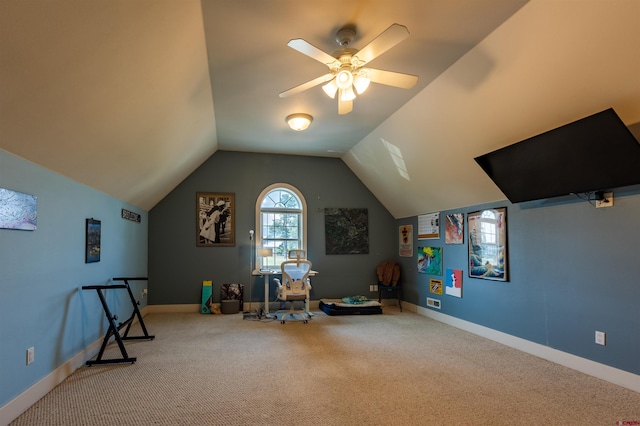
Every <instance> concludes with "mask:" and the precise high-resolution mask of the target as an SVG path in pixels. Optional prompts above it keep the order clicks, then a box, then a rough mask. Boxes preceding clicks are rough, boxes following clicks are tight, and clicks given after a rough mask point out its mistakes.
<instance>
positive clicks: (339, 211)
mask: <svg viewBox="0 0 640 426" xmlns="http://www.w3.org/2000/svg"><path fill="white" fill-rule="evenodd" d="M324 235H325V249H326V254H368V253H369V213H368V210H367V209H358V208H355V209H351V208H325V209H324Z"/></svg>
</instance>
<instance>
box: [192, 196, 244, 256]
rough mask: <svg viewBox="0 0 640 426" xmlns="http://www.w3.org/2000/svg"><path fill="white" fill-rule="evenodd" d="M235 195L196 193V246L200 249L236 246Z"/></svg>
mask: <svg viewBox="0 0 640 426" xmlns="http://www.w3.org/2000/svg"><path fill="white" fill-rule="evenodd" d="M235 208H236V204H235V194H233V193H231V192H198V193H196V244H197V245H198V246H199V247H231V246H235V245H236V233H235V220H234V219H235V214H234V213H235Z"/></svg>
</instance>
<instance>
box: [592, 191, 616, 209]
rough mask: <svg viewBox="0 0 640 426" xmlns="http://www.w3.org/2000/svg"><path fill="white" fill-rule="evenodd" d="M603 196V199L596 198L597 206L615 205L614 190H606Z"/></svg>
mask: <svg viewBox="0 0 640 426" xmlns="http://www.w3.org/2000/svg"><path fill="white" fill-rule="evenodd" d="M602 197H603V198H602V199H601V200H596V208H598V209H599V208H600V207H612V206H613V192H605V193H603V194H602Z"/></svg>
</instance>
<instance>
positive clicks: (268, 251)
mask: <svg viewBox="0 0 640 426" xmlns="http://www.w3.org/2000/svg"><path fill="white" fill-rule="evenodd" d="M271 256H273V249H272V248H264V247H263V248H259V249H258V257H261V258H262V260H261V262H260V265H261V267H260V269H261V270H264V269H266V268H265V267H264V258H265V257H271Z"/></svg>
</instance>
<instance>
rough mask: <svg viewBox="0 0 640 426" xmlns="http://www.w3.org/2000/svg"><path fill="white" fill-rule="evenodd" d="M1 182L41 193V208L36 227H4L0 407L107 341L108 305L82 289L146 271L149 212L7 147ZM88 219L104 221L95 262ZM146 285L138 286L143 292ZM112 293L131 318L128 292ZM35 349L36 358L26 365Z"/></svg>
mask: <svg viewBox="0 0 640 426" xmlns="http://www.w3.org/2000/svg"><path fill="white" fill-rule="evenodd" d="M0 187H2V188H5V189H11V190H14V191H18V192H23V193H27V194H31V195H35V196H37V209H38V219H37V226H38V228H37V230H35V231H18V230H9V229H0V295H1V296H0V383H1V385H0V407H6V404H7V403H9V402H10V401H11V400H13V399H14V398H16V397H17V396H18V395H19V394H21V393H22V392H23V391H25V390H26V389H27V388H30V387H31V386H33V385H35V384H36V383H38V382H39V381H40V380H41V379H43V378H45V377H46V376H48V375H50V374H51V373H52V372H54V370H56V369H57V368H58V367H61V366H62V365H63V364H65V363H66V362H67V361H70V360H71V359H72V358H73V357H74V356H76V355H78V354H80V353H82V352H83V351H85V350H87V349H88V347H89V346H90V345H92V344H94V343H96V342H98V341H101V340H102V337H103V335H104V332H105V331H106V325H105V324H106V319H105V316H104V313H103V308H102V305H101V304H100V300H99V298H98V296H97V294H96V292H95V291H94V290H91V291H83V290H81V287H82V286H85V285H102V284H107V283H108V281H109V279H110V278H113V277H118V276H146V273H147V214H146V212H141V211H137V210H136V209H135V208H133V207H132V206H130V205H128V204H125V203H124V202H121V201H119V200H117V199H115V198H113V197H110V196H107V195H105V194H104V193H102V192H99V191H96V190H93V189H91V188H89V187H87V186H84V185H82V184H79V183H77V182H74V181H72V180H70V179H68V178H66V177H63V176H61V175H58V174H56V173H53V172H51V171H49V170H47V169H44V168H42V167H39V166H37V165H35V164H33V163H30V162H28V161H24V160H22V159H20V158H18V157H15V156H13V155H12V154H9V153H7V152H5V151H2V150H0ZM122 208H126V209H128V210H131V211H136V212H137V213H139V214H141V216H142V223H135V222H131V221H127V220H124V219H122V218H121V209H122ZM86 218H95V219H98V220H100V221H101V222H102V223H101V225H102V240H101V248H102V251H101V255H100V261H99V262H96V263H88V264H87V263H85V257H84V253H85V252H84V247H85V219H86ZM142 285H144V282H137V283H135V284H133V285H132V287H133V288H134V292H135V293H136V294H140V287H141V286H142ZM108 293H109V294H107V300H108V303H109V306H110V308H111V310H112V311H113V312H112V313H114V314H116V315H118V316H119V317H120V318H122V319H126V318H128V317H129V316H130V315H131V312H132V307H131V302H130V300H129V296H128V294H126V292H124V291H115V290H112V291H110V292H108ZM142 305H143V306H144V305H145V303H144V300H143V301H142ZM30 347H34V348H35V360H34V362H33V363H32V364H30V365H28V366H27V365H26V362H25V357H26V350H27V348H30ZM95 350H96V351H97V348H96V349H95ZM66 371H67V370H66V369H65V372H66ZM51 375H52V376H55V377H58V378H59V377H60V376H62V375H63V374H57V375H55V374H51ZM1 417H2V411H0V418H1ZM0 423H2V421H0Z"/></svg>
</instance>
